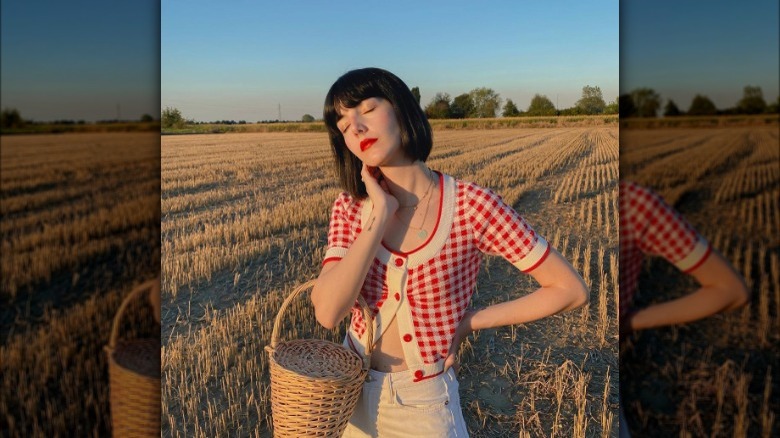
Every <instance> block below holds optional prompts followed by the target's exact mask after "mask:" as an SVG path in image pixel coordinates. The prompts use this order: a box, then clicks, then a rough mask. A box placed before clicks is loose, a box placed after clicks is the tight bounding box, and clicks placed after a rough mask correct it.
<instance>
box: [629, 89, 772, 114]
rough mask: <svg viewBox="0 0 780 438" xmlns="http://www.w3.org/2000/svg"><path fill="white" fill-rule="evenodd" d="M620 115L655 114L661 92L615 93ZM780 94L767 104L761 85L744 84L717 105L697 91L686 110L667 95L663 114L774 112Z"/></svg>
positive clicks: (643, 90)
mask: <svg viewBox="0 0 780 438" xmlns="http://www.w3.org/2000/svg"><path fill="white" fill-rule="evenodd" d="M618 106H619V113H620V117H622V118H626V117H657V116H658V112H659V110H660V109H661V95H660V94H658V93H657V92H656V91H655V90H653V89H652V88H647V87H642V88H637V89H635V90H633V91H631V92H630V93H626V94H622V95H620V96H619V97H618ZM779 108H780V96H778V98H777V101H775V102H774V103H771V104H767V103H766V101H765V100H764V93H763V92H762V91H761V87H758V86H752V85H747V86H745V88H743V90H742V98H741V99H740V100H739V101H738V102H737V104H736V105H735V106H733V107H731V108H724V109H718V108H717V107H716V106H715V104H714V103H713V102H712V100H711V99H710V98H709V97H707V96H705V95H703V94H697V95H696V96H694V97H693V99H692V100H691V104H690V105H689V106H688V110H687V111H683V110H681V109H680V107H679V106H678V105H677V103H676V102H675V101H674V100H672V99H667V101H666V105H664V108H663V112H662V114H663V116H664V117H675V116H683V115H688V116H714V115H732V114H767V113H768V114H771V113H778V109H779Z"/></svg>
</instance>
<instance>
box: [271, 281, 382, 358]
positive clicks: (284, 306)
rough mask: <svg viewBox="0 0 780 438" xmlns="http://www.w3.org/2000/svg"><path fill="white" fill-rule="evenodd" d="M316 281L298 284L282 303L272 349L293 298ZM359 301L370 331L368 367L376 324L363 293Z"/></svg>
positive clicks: (277, 317) (277, 339)
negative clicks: (283, 317)
mask: <svg viewBox="0 0 780 438" xmlns="http://www.w3.org/2000/svg"><path fill="white" fill-rule="evenodd" d="M315 282H316V280H309V281H307V282H306V283H303V284H302V285H300V286H298V287H297V288H295V290H293V291H292V292H291V293H290V295H288V296H287V298H286V299H285V300H284V302H283V303H282V307H281V308H280V309H279V313H277V314H276V320H275V321H274V330H273V332H272V333H271V346H270V349H271V350H272V351H273V350H276V345H277V344H278V343H279V330H280V328H281V326H282V316H283V315H284V312H285V311H286V310H287V308H288V307H289V306H290V303H292V300H293V299H295V297H297V296H298V295H300V294H301V293H302V292H303V291H305V290H306V289H310V288H312V287H314V284H315ZM357 302H358V304H359V305H360V308H361V309H362V310H363V320H364V321H366V330H367V331H368V350H367V351H366V357H365V358H364V365H365V367H366V368H368V367H369V366H370V360H371V352H372V351H373V349H374V324H373V318H372V317H371V309H369V307H368V304H367V303H366V300H365V299H364V298H363V296H362V295H361V294H358V296H357ZM266 349H268V347H266Z"/></svg>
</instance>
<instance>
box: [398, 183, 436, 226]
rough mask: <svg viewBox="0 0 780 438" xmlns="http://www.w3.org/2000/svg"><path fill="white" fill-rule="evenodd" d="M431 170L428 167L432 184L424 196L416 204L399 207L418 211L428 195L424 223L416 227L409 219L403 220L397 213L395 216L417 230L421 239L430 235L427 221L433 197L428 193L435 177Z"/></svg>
mask: <svg viewBox="0 0 780 438" xmlns="http://www.w3.org/2000/svg"><path fill="white" fill-rule="evenodd" d="M430 172H431V170H430V169H428V177H429V178H431V182H430V184H428V189H426V190H425V194H424V195H423V196H422V198H420V199H419V200H418V201H417V202H416V203H415V204H414V205H404V206H400V207H399V209H401V208H411V209H412V211H417V207H419V205H420V201H422V200H423V199H425V198H426V197H427V198H428V200H427V201H426V202H425V211H424V212H423V223H422V224H421V225H420V226H419V227H414V226H412V224H411V221H409V222H406V221H403V220H401V218H399V217H398V215H397V214H396V216H395V217H396V218H397V219H398V220H399V221H401V222H402V223H404V224H406V226H408V227H409V228H411V229H413V230H417V237H418V238H420V239H425V238H427V237H428V231H426V230H425V221H426V219H427V218H428V210H429V209H430V205H431V198H432V197H428V195H429V193H430V191H431V188H432V187H433V177H432V175H431V174H430Z"/></svg>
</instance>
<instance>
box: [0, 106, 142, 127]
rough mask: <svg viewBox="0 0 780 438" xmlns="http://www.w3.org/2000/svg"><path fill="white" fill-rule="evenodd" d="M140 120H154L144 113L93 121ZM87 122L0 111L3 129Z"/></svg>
mask: <svg viewBox="0 0 780 438" xmlns="http://www.w3.org/2000/svg"><path fill="white" fill-rule="evenodd" d="M136 121H140V122H143V123H151V122H153V121H154V118H153V117H152V116H151V115H150V114H144V115H142V116H141V118H140V119H138V120H117V119H107V120H98V121H96V122H95V123H96V124H101V123H127V122H136ZM86 124H87V122H86V121H85V120H71V119H61V120H51V121H48V122H39V121H35V120H32V119H25V118H23V117H22V115H21V114H20V113H19V110H17V109H16V108H5V109H3V111H2V112H0V128H3V129H18V128H24V127H25V126H27V125H86Z"/></svg>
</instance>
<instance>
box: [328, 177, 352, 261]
mask: <svg viewBox="0 0 780 438" xmlns="http://www.w3.org/2000/svg"><path fill="white" fill-rule="evenodd" d="M350 205H351V202H350V197H349V195H348V194H347V193H346V192H343V193H341V194H340V195H339V197H338V198H336V201H335V202H334V203H333V208H332V209H331V212H330V225H329V226H328V248H327V250H326V251H325V259H324V260H323V261H322V264H323V265H324V264H325V263H327V262H329V261H332V260H341V259H342V258H343V257H344V256H345V255H346V254H347V249H349V247H350V246H352V242H353V241H354V240H355V237H354V234H353V231H352V225H353V223H354V221H355V219H356V218H355V213H354V212H352V211H351V209H350V208H349V207H350Z"/></svg>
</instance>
